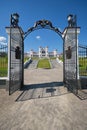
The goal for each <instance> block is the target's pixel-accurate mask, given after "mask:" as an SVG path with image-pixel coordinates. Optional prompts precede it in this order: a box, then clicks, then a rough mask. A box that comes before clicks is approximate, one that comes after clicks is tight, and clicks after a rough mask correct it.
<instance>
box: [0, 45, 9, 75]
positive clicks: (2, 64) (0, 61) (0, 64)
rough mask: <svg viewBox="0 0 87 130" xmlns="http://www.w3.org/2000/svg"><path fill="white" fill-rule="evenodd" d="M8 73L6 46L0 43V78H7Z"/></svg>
mask: <svg viewBox="0 0 87 130" xmlns="http://www.w3.org/2000/svg"><path fill="white" fill-rule="evenodd" d="M7 72H8V46H7V44H5V43H0V77H7Z"/></svg>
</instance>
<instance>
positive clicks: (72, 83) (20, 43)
mask: <svg viewBox="0 0 87 130" xmlns="http://www.w3.org/2000/svg"><path fill="white" fill-rule="evenodd" d="M18 18H19V15H18V14H17V13H16V14H13V15H11V22H10V27H7V28H6V31H7V33H8V43H9V47H8V52H9V54H8V59H9V64H8V74H9V77H8V80H9V94H12V93H13V92H15V91H16V90H17V89H20V88H21V87H22V86H23V80H24V72H23V70H24V67H23V59H24V40H25V38H26V37H27V36H28V35H29V34H30V33H31V32H33V31H35V30H38V29H49V30H53V31H54V32H56V33H57V34H58V35H59V36H60V37H61V38H62V40H63V57H64V62H63V74H64V79H63V80H64V82H65V84H66V86H67V88H69V87H71V90H72V91H77V88H76V86H77V80H78V78H79V76H78V69H77V67H78V56H77V55H78V37H77V34H79V32H80V29H79V27H77V25H76V21H75V17H74V16H73V15H69V16H68V27H66V28H65V29H64V31H63V32H61V31H60V30H59V29H58V28H56V27H54V26H53V25H52V23H51V22H50V21H49V20H39V21H36V22H35V24H34V26H33V27H31V28H29V29H28V30H27V31H26V32H23V30H22V28H21V27H19V26H18V21H19V20H18ZM14 43H15V44H14ZM17 47H18V48H20V57H19V58H16V57H15V50H16V48H17ZM16 75H17V76H16Z"/></svg>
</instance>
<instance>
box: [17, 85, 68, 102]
mask: <svg viewBox="0 0 87 130" xmlns="http://www.w3.org/2000/svg"><path fill="white" fill-rule="evenodd" d="M21 91H23V92H22V93H21V94H20V96H19V97H18V98H17V99H16V101H26V100H30V99H37V98H47V97H53V96H60V95H64V94H68V93H69V92H68V91H67V88H65V87H64V86H63V82H51V83H41V84H30V85H24V87H23V88H22V89H21Z"/></svg>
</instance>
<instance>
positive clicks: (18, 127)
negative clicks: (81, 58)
mask: <svg viewBox="0 0 87 130" xmlns="http://www.w3.org/2000/svg"><path fill="white" fill-rule="evenodd" d="M62 77H63V76H62V69H59V70H58V69H51V70H47V71H46V70H43V69H39V70H37V69H35V70H29V71H27V70H25V81H24V82H25V85H31V84H32V85H34V84H38V83H39V84H45V83H48V84H49V83H52V82H62ZM43 78H44V79H43ZM60 86H61V84H60ZM51 87H52V86H51ZM51 87H50V86H49V87H47V89H49V88H51ZM33 88H35V86H34V87H33ZM36 89H37V90H36V93H38V94H40V92H43V93H44V94H46V87H45V86H44V85H42V87H41V88H40V89H39V87H36ZM55 89H56V86H55ZM61 89H62V90H61V91H62V92H63V91H64V87H63V86H62V87H61ZM30 90H31V91H33V89H30ZM23 91H24V90H22V91H17V92H15V93H14V94H12V95H11V96H9V95H8V92H7V91H5V90H3V89H1V90H0V130H87V100H80V99H79V98H77V97H76V96H75V95H74V94H72V93H66V94H62V95H57V96H51V97H50V96H49V94H51V93H50V92H49V90H47V92H48V97H45V98H34V99H31V100H29V99H27V100H18V97H19V96H20V95H22V94H23ZM57 91H59V90H58V89H57ZM57 91H56V93H57ZM24 92H25V95H26V94H27V95H26V97H28V96H29V91H27V89H25V91H24ZM38 94H36V95H38ZM23 96H24V95H23ZM24 98H25V97H24Z"/></svg>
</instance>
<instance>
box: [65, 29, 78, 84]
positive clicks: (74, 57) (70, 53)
mask: <svg viewBox="0 0 87 130" xmlns="http://www.w3.org/2000/svg"><path fill="white" fill-rule="evenodd" d="M79 33H80V28H79V27H67V28H65V30H64V32H63V39H64V82H65V84H68V85H69V86H70V85H72V86H73V87H74V86H75V85H76V81H77V80H78V79H79V62H78V34H79Z"/></svg>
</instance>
